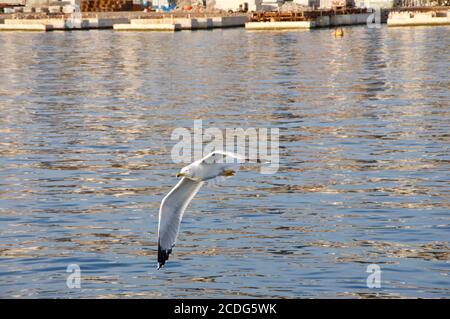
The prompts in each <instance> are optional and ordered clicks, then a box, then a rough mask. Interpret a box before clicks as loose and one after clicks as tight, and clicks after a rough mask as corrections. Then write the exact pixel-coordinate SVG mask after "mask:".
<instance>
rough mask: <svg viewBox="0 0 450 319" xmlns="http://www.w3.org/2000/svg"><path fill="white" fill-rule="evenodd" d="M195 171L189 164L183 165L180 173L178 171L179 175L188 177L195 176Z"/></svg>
mask: <svg viewBox="0 0 450 319" xmlns="http://www.w3.org/2000/svg"><path fill="white" fill-rule="evenodd" d="M193 173H194V172H193V171H192V168H191V167H189V166H186V167H183V168H182V169H181V170H180V172H179V173H177V177H187V178H193V177H194V174H193Z"/></svg>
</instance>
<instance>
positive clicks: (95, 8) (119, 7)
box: [80, 0, 141, 12]
mask: <svg viewBox="0 0 450 319" xmlns="http://www.w3.org/2000/svg"><path fill="white" fill-rule="evenodd" d="M80 10H81V11H82V12H117V11H137V10H141V7H140V6H136V5H134V4H133V0H81V2H80Z"/></svg>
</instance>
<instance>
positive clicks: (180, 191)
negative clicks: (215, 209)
mask: <svg viewBox="0 0 450 319" xmlns="http://www.w3.org/2000/svg"><path fill="white" fill-rule="evenodd" d="M202 185H203V182H196V181H193V180H191V179H189V178H186V177H183V178H182V179H181V180H180V181H179V182H178V184H177V185H175V187H174V188H173V189H172V190H171V191H170V193H169V194H167V196H166V197H164V199H163V200H162V202H161V207H160V208H159V223H158V268H160V267H161V266H162V265H164V263H165V261H166V260H167V259H168V258H169V254H170V253H171V252H172V247H173V246H174V245H175V242H176V239H177V236H178V231H179V229H180V223H181V219H182V218H183V213H184V211H185V210H186V207H187V206H188V205H189V203H190V202H191V200H192V198H194V196H195V194H197V192H198V191H199V190H200V188H201V187H202Z"/></svg>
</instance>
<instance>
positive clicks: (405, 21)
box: [387, 10, 450, 27]
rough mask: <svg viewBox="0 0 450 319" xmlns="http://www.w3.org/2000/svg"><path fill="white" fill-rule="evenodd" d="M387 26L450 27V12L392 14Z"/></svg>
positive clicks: (403, 12)
mask: <svg viewBox="0 0 450 319" xmlns="http://www.w3.org/2000/svg"><path fill="white" fill-rule="evenodd" d="M387 24H388V26H390V27H402V26H427V25H428V26H433V25H450V10H436V11H428V12H421V11H414V10H411V11H401V12H391V13H390V14H389V17H388V20H387Z"/></svg>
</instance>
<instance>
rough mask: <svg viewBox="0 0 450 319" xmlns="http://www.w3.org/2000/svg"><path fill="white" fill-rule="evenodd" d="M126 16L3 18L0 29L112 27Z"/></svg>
mask: <svg viewBox="0 0 450 319" xmlns="http://www.w3.org/2000/svg"><path fill="white" fill-rule="evenodd" d="M126 22H128V19H126V18H111V19H101V18H82V19H80V20H74V19H71V18H43V19H4V20H3V23H0V31H55V30H89V29H112V27H113V25H114V24H117V23H126Z"/></svg>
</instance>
